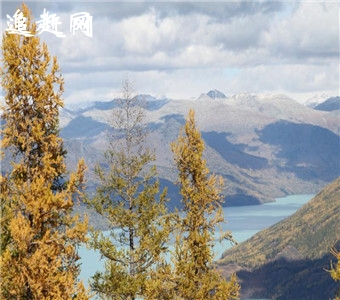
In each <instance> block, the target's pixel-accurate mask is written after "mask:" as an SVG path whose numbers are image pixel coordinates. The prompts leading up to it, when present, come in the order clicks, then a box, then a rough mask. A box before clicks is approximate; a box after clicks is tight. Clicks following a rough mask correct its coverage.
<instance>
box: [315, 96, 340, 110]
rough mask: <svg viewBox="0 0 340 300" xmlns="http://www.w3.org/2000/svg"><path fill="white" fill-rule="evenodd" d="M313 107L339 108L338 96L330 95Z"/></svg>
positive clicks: (324, 108)
mask: <svg viewBox="0 0 340 300" xmlns="http://www.w3.org/2000/svg"><path fill="white" fill-rule="evenodd" d="M314 109H316V110H323V111H334V110H340V97H331V98H329V99H327V100H326V101H324V102H322V103H320V104H318V105H317V106H315V107H314Z"/></svg>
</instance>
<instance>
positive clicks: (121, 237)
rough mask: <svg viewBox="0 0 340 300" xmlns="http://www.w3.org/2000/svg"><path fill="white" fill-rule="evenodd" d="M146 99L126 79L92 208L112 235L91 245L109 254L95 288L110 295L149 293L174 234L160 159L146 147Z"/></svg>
mask: <svg viewBox="0 0 340 300" xmlns="http://www.w3.org/2000/svg"><path fill="white" fill-rule="evenodd" d="M144 118H145V116H144V110H143V108H142V105H141V100H140V99H139V98H138V97H136V96H134V88H133V85H132V83H131V82H130V81H129V80H128V79H127V80H125V81H124V82H123V92H122V98H121V99H120V100H119V103H118V107H117V108H116V109H115V110H114V111H113V114H112V120H110V121H111V122H110V125H111V127H112V130H111V131H110V134H111V136H110V139H109V142H110V143H109V147H108V150H107V151H106V153H105V158H106V163H107V165H108V170H105V169H103V168H101V167H100V166H98V167H97V168H96V173H97V175H98V178H99V181H100V182H99V186H98V188H97V193H96V196H95V197H94V198H93V199H91V200H89V204H90V206H91V207H94V208H95V210H96V211H97V212H98V213H99V214H101V215H103V216H104V217H105V218H106V219H107V220H108V222H109V224H110V226H111V230H110V233H109V235H108V236H104V234H103V233H100V232H93V234H92V239H91V241H90V245H91V246H92V247H93V248H94V249H97V250H99V252H100V254H101V255H102V257H104V258H105V270H104V271H102V272H97V273H96V274H95V275H94V276H93V278H92V281H91V282H90V286H91V289H92V290H93V291H94V292H96V293H97V294H98V295H100V296H102V297H104V298H105V299H136V298H137V297H144V296H145V294H146V286H147V285H148V286H150V285H151V286H152V285H153V283H152V282H151V280H150V274H151V272H152V271H153V270H154V269H155V268H156V267H157V266H158V265H159V264H160V263H161V262H162V260H163V254H164V251H165V250H166V247H165V243H166V241H167V238H168V230H167V226H166V218H165V213H166V207H165V201H166V199H165V192H163V193H161V194H160V193H159V182H158V181H157V180H156V179H155V178H156V175H157V174H156V169H155V167H154V166H151V164H152V162H153V161H154V159H155V157H154V155H153V154H152V153H151V152H150V150H149V149H148V148H147V147H146V146H145V138H146V128H145V124H144Z"/></svg>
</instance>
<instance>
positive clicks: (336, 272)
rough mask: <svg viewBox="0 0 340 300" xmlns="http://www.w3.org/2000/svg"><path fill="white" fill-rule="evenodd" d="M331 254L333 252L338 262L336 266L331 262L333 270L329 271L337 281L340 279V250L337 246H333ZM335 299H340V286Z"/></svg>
mask: <svg viewBox="0 0 340 300" xmlns="http://www.w3.org/2000/svg"><path fill="white" fill-rule="evenodd" d="M331 254H333V256H334V257H335V258H336V259H337V264H336V265H335V266H334V265H333V264H331V270H330V271H329V272H330V273H331V276H332V278H333V279H334V280H335V281H340V252H339V251H337V250H336V249H335V248H332V249H331ZM335 299H336V300H340V288H339V290H338V294H337V296H336V298H335Z"/></svg>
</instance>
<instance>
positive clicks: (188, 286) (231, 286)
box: [171, 110, 240, 300]
mask: <svg viewBox="0 0 340 300" xmlns="http://www.w3.org/2000/svg"><path fill="white" fill-rule="evenodd" d="M171 149H172V151H173V153H174V160H175V163H176V166H177V169H178V176H179V186H180V193H181V196H182V204H183V211H182V212H181V213H179V214H178V215H177V217H176V220H175V228H176V230H177V231H178V233H177V234H176V241H175V251H174V282H175V286H174V290H175V294H176V297H177V298H178V299H223V300H225V299H237V298H238V297H239V289H240V287H239V284H238V283H237V281H236V278H235V276H233V277H232V278H231V279H230V281H227V280H226V279H225V278H223V277H222V276H221V275H220V273H219V272H218V271H217V270H215V269H214V268H213V266H212V262H213V258H214V253H213V251H212V247H213V244H214V238H215V237H214V235H215V231H216V226H218V224H220V222H223V221H224V218H223V213H222V208H221V203H222V200H223V199H222V196H221V191H222V187H223V181H222V178H219V177H217V176H215V175H209V169H208V167H207V166H206V161H205V159H203V151H204V142H203V140H202V138H201V134H200V132H199V130H198V129H197V128H196V124H195V114H194V111H193V110H190V111H189V114H188V117H187V120H186V124H185V126H184V128H182V132H181V133H180V135H179V137H178V139H177V141H175V142H174V143H172V145H171ZM221 238H226V239H229V240H231V239H232V237H231V234H230V232H227V233H225V234H221Z"/></svg>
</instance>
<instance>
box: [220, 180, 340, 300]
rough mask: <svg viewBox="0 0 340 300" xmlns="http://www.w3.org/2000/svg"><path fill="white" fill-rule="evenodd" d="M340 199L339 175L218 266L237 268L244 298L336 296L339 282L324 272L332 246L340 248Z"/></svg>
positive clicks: (236, 248)
mask: <svg viewBox="0 0 340 300" xmlns="http://www.w3.org/2000/svg"><path fill="white" fill-rule="evenodd" d="M339 201H340V177H339V178H337V179H336V180H335V181H333V182H332V183H331V184H329V185H328V186H327V187H326V188H325V189H323V190H322V191H321V192H320V193H318V194H317V195H316V196H315V197H314V198H313V199H312V200H310V201H309V202H308V203H307V204H305V205H304V206H303V207H302V208H301V209H299V210H298V211H297V212H296V213H295V214H293V215H292V216H290V217H288V218H287V219H285V220H283V221H281V222H279V223H277V224H275V225H273V226H271V227H269V228H267V229H265V230H263V231H261V232H259V233H257V234H256V235H254V236H253V237H252V238H250V239H249V240H247V241H245V242H243V243H241V244H239V245H237V246H235V247H233V248H232V249H229V250H227V251H226V252H225V253H223V255H222V258H221V259H220V260H219V261H218V265H219V266H220V267H221V268H222V269H225V270H228V269H230V268H231V269H234V270H235V269H236V270H238V277H239V278H240V280H241V286H242V287H243V294H244V296H245V297H250V298H257V297H265V298H267V297H269V298H272V297H275V299H328V298H330V297H333V296H334V295H335V290H336V283H335V282H334V281H333V280H332V279H331V278H330V276H329V274H328V273H327V272H326V271H325V270H324V269H325V268H329V265H330V260H331V256H330V255H329V250H330V247H332V246H334V245H336V246H337V247H340V231H339V224H340V206H339ZM307 286H308V288H306V289H305V288H302V287H307Z"/></svg>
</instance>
